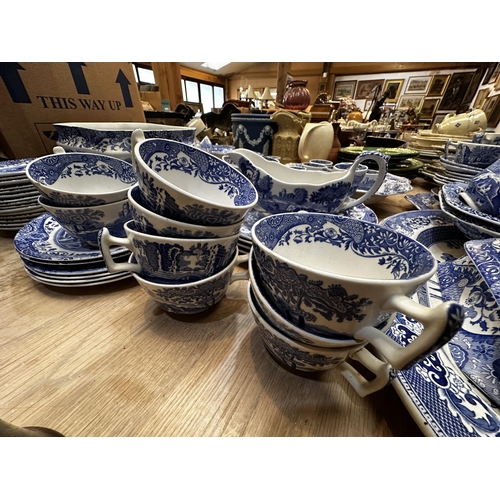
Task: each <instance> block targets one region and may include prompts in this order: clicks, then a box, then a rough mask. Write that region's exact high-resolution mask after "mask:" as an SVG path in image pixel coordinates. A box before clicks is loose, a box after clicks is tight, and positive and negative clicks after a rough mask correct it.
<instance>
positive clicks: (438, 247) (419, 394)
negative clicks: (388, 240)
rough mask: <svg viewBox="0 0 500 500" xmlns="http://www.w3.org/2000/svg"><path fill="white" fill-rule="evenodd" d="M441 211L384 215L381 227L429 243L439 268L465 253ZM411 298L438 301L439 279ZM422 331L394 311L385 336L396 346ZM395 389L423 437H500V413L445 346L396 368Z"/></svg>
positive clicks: (413, 321)
mask: <svg viewBox="0 0 500 500" xmlns="http://www.w3.org/2000/svg"><path fill="white" fill-rule="evenodd" d="M439 212H440V211H439V210H428V211H426V210H422V211H415V212H404V213H402V214H397V215H394V216H391V217H388V218H387V219H385V220H384V221H382V222H381V225H382V226H386V227H391V228H393V229H394V230H396V231H401V232H404V233H405V234H409V235H410V236H412V237H414V238H415V239H417V241H421V242H422V243H423V244H424V245H427V244H428V245H430V247H429V248H430V250H431V252H432V253H433V255H434V256H435V257H436V259H437V260H438V262H440V264H439V266H441V263H443V262H444V263H446V262H452V261H453V259H454V258H457V257H461V256H463V255H464V253H465V251H464V250H463V247H462V250H460V242H462V243H463V242H464V236H463V235H461V234H458V233H454V232H453V229H451V227H450V225H449V224H450V220H449V219H448V220H447V218H446V214H444V217H443V215H442V212H441V215H440V213H439ZM414 217H416V218H415V219H414V220H413V218H414ZM398 220H399V221H400V224H398ZM412 228H413V229H412ZM443 229H444V230H445V231H446V235H445V236H442V234H443ZM441 240H443V241H442V242H441ZM425 241H427V243H425ZM413 298H414V300H416V301H418V302H419V303H421V304H424V305H427V306H435V305H437V304H439V303H440V302H442V300H443V299H442V296H441V291H440V287H439V282H438V281H437V277H435V279H434V278H432V279H431V280H429V282H428V283H427V284H426V285H424V286H423V287H421V289H420V290H418V291H417V293H416V294H415V295H414V297H413ZM421 331H422V325H421V323H419V322H417V321H415V320H413V319H411V318H408V317H406V316H404V315H403V314H400V313H398V314H397V315H396V319H395V321H394V323H393V324H392V325H391V327H390V328H389V329H388V331H387V335H388V336H389V337H390V338H392V339H393V340H395V341H396V342H398V343H399V344H401V345H406V344H407V343H408V342H409V341H411V340H412V339H413V338H415V337H416V336H418V335H420V333H421ZM393 387H394V388H395V390H396V392H397V393H398V395H399V397H400V398H401V400H402V402H403V404H404V405H405V406H406V408H407V409H408V411H409V413H410V414H411V416H412V417H413V419H414V420H415V422H416V423H417V424H418V425H419V427H420V429H421V430H422V432H423V434H424V435H426V436H443V437H460V436H463V437H466V436H469V437H472V436H500V411H499V410H498V409H497V408H495V407H493V405H492V403H491V401H490V400H489V399H488V398H487V397H486V396H485V395H484V394H483V393H482V392H481V391H479V389H477V387H476V386H475V385H473V384H472V383H471V382H469V381H468V380H467V378H466V376H465V375H464V374H463V372H462V371H461V370H460V368H459V367H458V366H457V365H456V363H455V361H454V359H453V356H452V355H451V354H450V350H449V345H445V346H444V347H442V348H441V349H439V350H438V351H436V352H435V353H434V354H432V355H430V356H428V357H427V358H425V359H424V360H422V361H421V362H419V363H418V364H417V365H415V366H414V367H412V368H410V369H409V370H402V371H400V372H398V375H397V377H396V379H395V380H394V381H393Z"/></svg>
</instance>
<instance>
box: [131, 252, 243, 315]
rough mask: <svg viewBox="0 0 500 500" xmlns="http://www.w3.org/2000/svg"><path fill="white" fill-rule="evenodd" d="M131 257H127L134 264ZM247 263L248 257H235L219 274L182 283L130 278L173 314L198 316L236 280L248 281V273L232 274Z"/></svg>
mask: <svg viewBox="0 0 500 500" xmlns="http://www.w3.org/2000/svg"><path fill="white" fill-rule="evenodd" d="M133 259H134V257H133V256H131V257H130V263H133ZM247 260H248V255H241V256H239V255H238V250H236V252H235V254H234V258H233V259H232V261H231V262H230V263H229V264H228V265H227V266H226V267H225V268H224V269H222V270H221V271H219V272H218V273H216V274H213V275H211V276H208V277H207V278H204V279H201V280H198V281H195V282H193V283H184V284H175V285H170V284H165V283H157V282H154V281H150V280H147V279H145V278H143V277H141V276H139V275H138V274H136V273H134V274H133V275H132V276H133V277H134V278H135V279H136V280H137V283H139V285H140V286H141V288H142V289H143V290H144V291H145V292H146V293H147V294H148V295H149V296H150V297H151V298H152V299H153V300H154V301H155V302H156V303H157V304H158V305H159V306H160V307H161V308H162V309H164V310H165V311H167V312H170V313H175V314H198V313H200V312H203V311H206V310H207V309H209V308H211V307H213V306H214V305H215V304H217V303H218V302H220V300H221V299H222V298H223V297H224V296H225V294H226V291H227V289H228V287H229V285H231V283H234V282H235V281H238V280H246V279H248V273H247V272H241V273H235V272H234V270H235V267H236V266H237V265H239V264H241V263H243V262H246V261H247Z"/></svg>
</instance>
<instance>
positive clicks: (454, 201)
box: [442, 182, 500, 231]
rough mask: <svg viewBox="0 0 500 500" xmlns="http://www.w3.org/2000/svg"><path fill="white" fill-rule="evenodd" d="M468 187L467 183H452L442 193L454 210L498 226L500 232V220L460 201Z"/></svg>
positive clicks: (444, 187)
mask: <svg viewBox="0 0 500 500" xmlns="http://www.w3.org/2000/svg"><path fill="white" fill-rule="evenodd" d="M466 187H467V183H465V182H452V183H450V184H447V185H446V186H443V188H442V193H443V197H444V200H445V201H446V203H448V205H450V206H451V207H452V208H454V209H456V210H458V211H459V212H462V213H464V214H466V215H469V216H471V217H472V218H474V219H479V220H482V221H485V222H488V223H490V224H492V225H493V226H496V227H497V228H498V230H499V231H500V218H498V217H494V216H493V215H489V214H485V213H484V212H480V211H479V210H474V209H473V208H470V207H469V205H467V204H466V203H464V202H463V201H462V200H461V199H460V196H459V195H460V193H462V192H463V191H465V188H466Z"/></svg>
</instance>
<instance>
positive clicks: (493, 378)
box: [437, 256, 500, 407]
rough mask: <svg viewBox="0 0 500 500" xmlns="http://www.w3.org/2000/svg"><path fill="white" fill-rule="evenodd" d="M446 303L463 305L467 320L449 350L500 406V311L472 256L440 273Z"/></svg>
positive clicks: (439, 270) (460, 260)
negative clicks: (452, 302)
mask: <svg viewBox="0 0 500 500" xmlns="http://www.w3.org/2000/svg"><path fill="white" fill-rule="evenodd" d="M437 275H438V278H439V283H440V286H441V293H442V297H443V300H445V301H450V300H452V301H455V302H458V303H459V304H461V305H462V306H463V308H464V312H465V320H464V323H463V325H462V327H461V328H460V330H459V331H458V333H457V334H456V335H455V336H454V337H453V339H452V340H450V342H449V344H448V347H449V350H450V353H451V355H452V357H453V360H454V361H455V363H456V364H457V365H458V367H459V368H460V369H461V370H462V372H463V373H464V374H465V375H466V376H467V378H468V379H469V380H470V381H471V382H472V383H473V384H475V385H476V387H478V388H479V389H480V390H481V391H483V392H484V394H486V396H488V397H489V398H490V399H491V401H492V402H493V403H494V404H495V405H496V406H497V407H498V406H500V311H499V309H498V304H497V302H496V300H495V298H494V297H493V294H492V293H491V290H490V288H489V286H488V284H487V283H486V281H485V280H484V279H483V278H482V276H481V273H480V272H479V271H478V269H477V268H476V267H475V266H474V264H473V263H472V261H471V259H470V257H469V256H465V257H464V258H462V259H459V260H456V261H455V262H446V263H443V264H442V265H440V266H439V269H438V271H437Z"/></svg>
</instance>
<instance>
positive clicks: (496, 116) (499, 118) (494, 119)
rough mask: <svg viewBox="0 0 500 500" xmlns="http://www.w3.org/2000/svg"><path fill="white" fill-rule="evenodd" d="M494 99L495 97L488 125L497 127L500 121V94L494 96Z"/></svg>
mask: <svg viewBox="0 0 500 500" xmlns="http://www.w3.org/2000/svg"><path fill="white" fill-rule="evenodd" d="M495 98H496V99H495ZM492 99H495V102H494V104H493V106H492V108H491V111H490V114H489V116H488V127H492V128H496V127H497V126H498V123H499V122H500V94H497V95H496V96H493V97H492Z"/></svg>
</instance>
